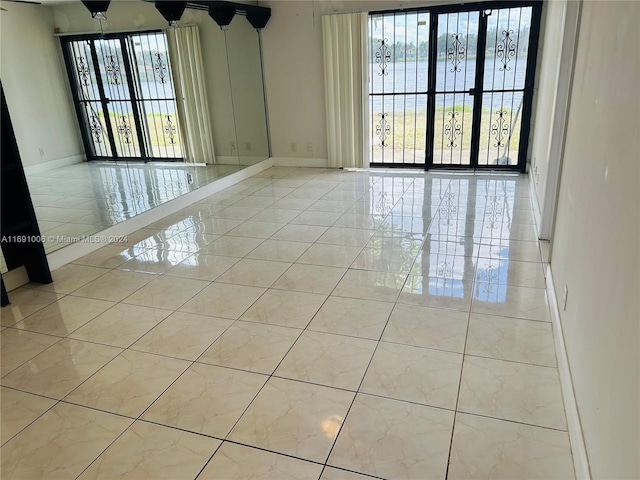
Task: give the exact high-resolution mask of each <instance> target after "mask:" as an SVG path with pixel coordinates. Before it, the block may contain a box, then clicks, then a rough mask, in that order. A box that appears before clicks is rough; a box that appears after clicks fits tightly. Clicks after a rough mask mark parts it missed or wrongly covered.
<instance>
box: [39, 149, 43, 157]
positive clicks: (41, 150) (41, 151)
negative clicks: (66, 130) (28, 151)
mask: <svg viewBox="0 0 640 480" xmlns="http://www.w3.org/2000/svg"><path fill="white" fill-rule="evenodd" d="M38 150H39V151H40V156H41V157H44V148H42V147H40V148H39V149H38Z"/></svg>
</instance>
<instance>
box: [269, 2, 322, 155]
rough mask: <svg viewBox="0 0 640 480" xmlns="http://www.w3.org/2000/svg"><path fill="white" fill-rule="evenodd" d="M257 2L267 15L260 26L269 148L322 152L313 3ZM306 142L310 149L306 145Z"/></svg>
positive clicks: (318, 35) (318, 29) (318, 36)
mask: <svg viewBox="0 0 640 480" xmlns="http://www.w3.org/2000/svg"><path fill="white" fill-rule="evenodd" d="M318 3H320V2H318ZM263 5H264V6H267V7H271V19H270V20H269V23H268V24H267V26H266V27H265V28H264V29H263V30H262V45H263V48H262V53H263V58H264V74H265V89H266V92H267V106H268V110H269V129H270V132H271V154H272V156H274V157H317V158H326V157H327V126H326V115H325V103H324V79H323V75H324V73H323V66H322V25H321V23H322V22H321V18H320V15H321V12H320V10H316V9H318V8H319V6H318V4H317V3H316V4H314V3H313V2H309V1H269V2H264V3H263ZM314 12H315V18H314ZM309 142H311V143H312V144H313V151H312V152H309V151H307V144H308V143H309ZM291 143H296V144H297V152H293V151H291Z"/></svg>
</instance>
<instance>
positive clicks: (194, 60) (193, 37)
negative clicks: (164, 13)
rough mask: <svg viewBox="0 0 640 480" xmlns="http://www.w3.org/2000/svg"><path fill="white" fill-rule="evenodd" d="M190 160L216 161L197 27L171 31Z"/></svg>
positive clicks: (175, 80)
mask: <svg viewBox="0 0 640 480" xmlns="http://www.w3.org/2000/svg"><path fill="white" fill-rule="evenodd" d="M167 38H168V40H169V56H170V58H171V67H172V72H173V84H174V86H175V89H176V98H177V104H178V115H179V118H180V127H181V133H182V143H183V145H182V149H183V156H184V159H185V161H186V162H189V163H216V162H215V152H214V149H213V132H212V130H211V119H210V118H211V117H209V105H208V103H207V89H206V87H205V84H204V73H203V69H202V52H201V50H200V33H199V31H198V27H197V26H190V27H178V28H170V29H168V30H167Z"/></svg>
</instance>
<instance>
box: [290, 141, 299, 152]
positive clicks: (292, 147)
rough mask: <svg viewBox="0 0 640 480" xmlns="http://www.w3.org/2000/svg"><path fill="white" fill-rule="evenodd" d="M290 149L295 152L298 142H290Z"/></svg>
mask: <svg viewBox="0 0 640 480" xmlns="http://www.w3.org/2000/svg"><path fill="white" fill-rule="evenodd" d="M291 151H292V152H297V151H298V144H297V143H293V142H291Z"/></svg>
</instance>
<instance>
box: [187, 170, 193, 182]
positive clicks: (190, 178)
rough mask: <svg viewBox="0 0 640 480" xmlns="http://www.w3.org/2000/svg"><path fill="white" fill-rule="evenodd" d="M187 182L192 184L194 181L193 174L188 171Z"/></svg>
mask: <svg viewBox="0 0 640 480" xmlns="http://www.w3.org/2000/svg"><path fill="white" fill-rule="evenodd" d="M187 183H188V184H189V185H191V184H192V183H193V175H191V174H190V173H188V172H187Z"/></svg>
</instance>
